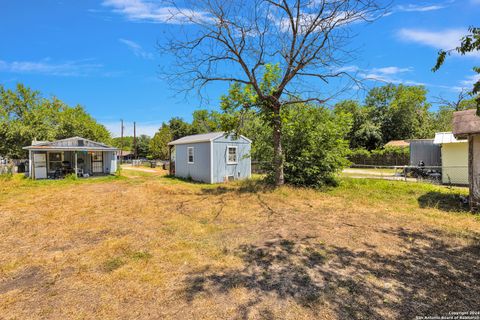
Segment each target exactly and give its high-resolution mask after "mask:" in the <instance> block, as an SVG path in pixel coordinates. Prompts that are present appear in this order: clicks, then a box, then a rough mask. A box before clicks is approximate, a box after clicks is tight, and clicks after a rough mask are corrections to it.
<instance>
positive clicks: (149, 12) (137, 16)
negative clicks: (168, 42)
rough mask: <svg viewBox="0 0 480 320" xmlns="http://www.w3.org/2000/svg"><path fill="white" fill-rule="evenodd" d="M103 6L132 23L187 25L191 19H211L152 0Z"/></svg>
mask: <svg viewBox="0 0 480 320" xmlns="http://www.w3.org/2000/svg"><path fill="white" fill-rule="evenodd" d="M102 5H103V6H105V7H109V8H112V9H113V11H114V12H115V13H118V14H121V15H123V16H125V17H126V18H127V19H128V20H131V21H143V22H150V23H168V24H187V23H190V22H191V19H192V18H193V19H195V20H202V19H205V20H207V19H209V15H208V13H206V12H198V11H194V10H190V9H186V8H176V7H172V6H162V5H161V3H159V2H157V1H151V0H105V1H103V3H102Z"/></svg>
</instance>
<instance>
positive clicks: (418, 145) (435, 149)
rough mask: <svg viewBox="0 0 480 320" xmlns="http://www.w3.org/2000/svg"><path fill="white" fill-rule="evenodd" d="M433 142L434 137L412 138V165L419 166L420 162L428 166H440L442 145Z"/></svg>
mask: <svg viewBox="0 0 480 320" xmlns="http://www.w3.org/2000/svg"><path fill="white" fill-rule="evenodd" d="M433 142H434V139H412V140H410V165H411V166H418V165H419V164H420V163H423V165H425V166H427V167H440V166H441V165H442V160H441V149H440V146H439V145H437V144H434V143H433Z"/></svg>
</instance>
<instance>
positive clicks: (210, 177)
mask: <svg viewBox="0 0 480 320" xmlns="http://www.w3.org/2000/svg"><path fill="white" fill-rule="evenodd" d="M168 145H169V146H170V152H171V157H170V159H171V164H170V174H172V175H175V176H177V177H181V178H191V179H193V180H196V181H202V182H206V183H219V182H225V181H229V180H237V179H245V178H249V177H250V176H251V160H250V147H251V141H250V140H249V139H248V138H246V137H244V136H238V137H237V138H235V136H234V135H232V134H230V135H228V134H225V133H224V132H212V133H206V134H197V135H192V136H186V137H183V138H180V139H178V140H175V141H172V142H170V143H169V144H168ZM172 149H174V150H173V151H172Z"/></svg>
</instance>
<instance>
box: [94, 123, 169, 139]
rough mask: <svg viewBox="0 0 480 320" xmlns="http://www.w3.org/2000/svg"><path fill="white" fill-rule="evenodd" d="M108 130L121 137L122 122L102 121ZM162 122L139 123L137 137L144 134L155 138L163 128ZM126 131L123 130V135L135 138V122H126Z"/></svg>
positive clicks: (124, 124)
mask: <svg viewBox="0 0 480 320" xmlns="http://www.w3.org/2000/svg"><path fill="white" fill-rule="evenodd" d="M100 123H102V124H103V125H104V126H105V127H106V128H107V129H108V131H110V132H111V133H112V135H113V136H114V137H120V136H121V130H122V129H121V124H120V121H114V122H112V121H100ZM161 125H162V122H158V123H156V122H137V124H136V131H137V136H140V135H142V134H146V135H147V136H150V137H153V136H154V135H155V133H156V132H157V131H158V129H159V128H160V127H161ZM123 126H124V130H123V135H124V136H133V121H132V122H127V121H124V123H123Z"/></svg>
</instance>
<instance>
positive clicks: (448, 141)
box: [433, 132, 468, 185]
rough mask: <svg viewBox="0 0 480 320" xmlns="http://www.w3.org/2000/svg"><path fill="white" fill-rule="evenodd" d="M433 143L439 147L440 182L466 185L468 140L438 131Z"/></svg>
mask: <svg viewBox="0 0 480 320" xmlns="http://www.w3.org/2000/svg"><path fill="white" fill-rule="evenodd" d="M433 143H434V144H436V145H439V146H440V147H441V159H442V183H444V184H458V185H468V141H467V140H462V139H456V138H455V136H454V135H453V133H451V132H438V133H435V139H434V141H433Z"/></svg>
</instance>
